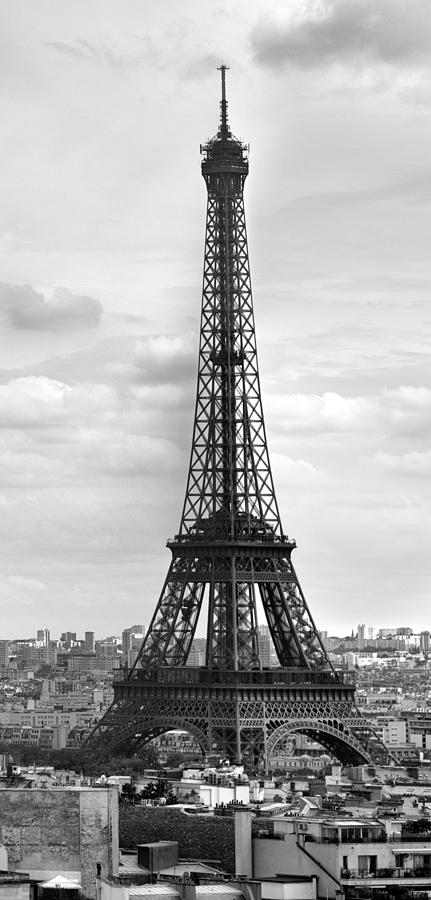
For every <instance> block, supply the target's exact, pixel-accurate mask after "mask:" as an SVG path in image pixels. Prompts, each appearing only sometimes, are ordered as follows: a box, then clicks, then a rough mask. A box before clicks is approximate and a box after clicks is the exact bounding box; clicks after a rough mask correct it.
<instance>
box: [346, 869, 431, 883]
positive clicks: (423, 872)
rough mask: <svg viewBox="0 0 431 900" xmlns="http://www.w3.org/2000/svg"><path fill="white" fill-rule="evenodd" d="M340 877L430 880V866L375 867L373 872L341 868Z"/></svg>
mask: <svg viewBox="0 0 431 900" xmlns="http://www.w3.org/2000/svg"><path fill="white" fill-rule="evenodd" d="M341 878H342V879H344V880H345V881H346V880H348V879H351V878H364V879H371V878H380V879H385V878H388V879H389V878H429V879H430V880H431V867H430V866H416V867H415V868H413V869H402V868H395V867H393V868H386V869H376V871H375V872H368V871H364V870H362V869H342V870H341Z"/></svg>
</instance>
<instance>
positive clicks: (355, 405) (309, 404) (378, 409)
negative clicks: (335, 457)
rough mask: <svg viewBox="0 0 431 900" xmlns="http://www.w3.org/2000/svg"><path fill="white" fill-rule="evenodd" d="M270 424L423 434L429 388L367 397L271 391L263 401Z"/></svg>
mask: <svg viewBox="0 0 431 900" xmlns="http://www.w3.org/2000/svg"><path fill="white" fill-rule="evenodd" d="M265 407H266V408H267V409H268V410H269V418H270V421H271V424H272V427H273V428H274V429H276V430H279V431H283V432H286V431H294V432H316V433H322V434H324V433H333V432H345V433H349V432H352V433H355V432H356V433H357V432H361V433H364V435H367V436H368V437H376V436H378V435H380V436H382V437H384V436H385V435H387V434H388V433H390V434H392V435H403V436H408V435H413V434H415V435H417V436H419V437H420V436H425V435H426V434H427V433H429V430H430V428H431V390H429V389H428V388H426V387H415V386H408V385H407V386H401V387H399V388H396V389H383V390H382V391H381V392H380V393H379V394H375V395H372V396H367V397H343V396H342V395H341V394H339V393H336V392H332V391H327V392H325V393H323V394H321V395H318V394H286V395H282V396H281V395H275V394H270V395H269V396H268V397H267V398H266V401H265Z"/></svg>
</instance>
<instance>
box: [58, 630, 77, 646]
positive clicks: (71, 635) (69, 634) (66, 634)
mask: <svg viewBox="0 0 431 900" xmlns="http://www.w3.org/2000/svg"><path fill="white" fill-rule="evenodd" d="M61 640H62V641H63V643H65V644H71V643H72V641H76V631H63V633H62V635H61Z"/></svg>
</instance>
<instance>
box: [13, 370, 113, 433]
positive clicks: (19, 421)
mask: <svg viewBox="0 0 431 900" xmlns="http://www.w3.org/2000/svg"><path fill="white" fill-rule="evenodd" d="M116 402H117V400H116V395H115V392H114V390H113V389H112V388H110V387H108V386H107V385H103V384H76V385H68V384H64V383H62V382H60V381H54V380H53V379H50V378H46V377H45V376H41V375H39V376H35V375H29V376H26V377H22V378H16V379H13V380H11V381H10V382H9V383H8V384H4V385H0V427H2V428H36V429H39V428H51V427H53V426H55V425H59V424H66V425H76V424H78V423H79V422H80V421H83V420H85V421H87V420H92V419H93V418H94V416H95V415H97V416H101V415H103V414H104V413H106V412H108V411H109V410H112V409H113V407H115V405H116Z"/></svg>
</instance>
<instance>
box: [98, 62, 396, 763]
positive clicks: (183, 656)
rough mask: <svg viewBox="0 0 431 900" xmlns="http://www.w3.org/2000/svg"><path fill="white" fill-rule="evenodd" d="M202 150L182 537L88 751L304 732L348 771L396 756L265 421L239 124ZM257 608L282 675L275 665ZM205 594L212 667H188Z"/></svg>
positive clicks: (252, 752) (241, 743) (246, 754)
mask: <svg viewBox="0 0 431 900" xmlns="http://www.w3.org/2000/svg"><path fill="white" fill-rule="evenodd" d="M221 76H222V100H221V104H220V105H221V117H220V125H219V129H218V132H217V134H216V136H215V137H214V138H212V139H211V140H209V141H208V142H207V143H206V144H205V145H204V146H203V147H201V152H202V153H203V161H202V174H203V177H204V179H205V183H206V187H207V192H208V205H207V218H206V237H205V260H204V273H203V294H202V317H201V330H200V349H199V369H198V385H197V398H196V410H195V420H194V429H193V440H192V450H191V457H190V466H189V473H188V480H187V488H186V495H185V501H184V507H183V511H182V516H181V523H180V529H179V532H178V534H177V535H176V537H175V538H174V540H171V541H169V542H168V547H169V549H170V550H171V553H172V561H171V564H170V566H169V570H168V574H167V577H166V581H165V583H164V586H163V589H162V592H161V596H160V599H159V602H158V604H157V606H156V609H155V612H154V615H153V618H152V620H151V623H150V626H149V629H148V632H147V635H146V637H145V639H144V641H143V644H142V646H141V649H140V651H139V655H138V658H137V660H136V662H135V665H134V666H133V668H132V669H131V670H128V671H127V670H122V671H121V672H120V675H119V677H117V679H116V680H115V681H114V702H113V704H112V706H111V708H110V709H109V710H108V712H107V713H106V714H105V716H104V718H103V719H102V720H101V722H100V723H99V725H98V727H97V728H96V730H95V732H94V733H93V735H92V736H91V738H90V740H89V746H90V747H92V748H93V749H95V750H98V751H99V752H100V753H103V754H104V755H108V754H110V753H113V752H114V751H117V750H118V749H120V748H123V749H124V748H125V747H128V748H129V749H134V748H136V747H137V746H138V745H139V744H140V743H142V742H144V741H147V740H150V739H151V738H153V737H155V736H156V735H158V734H160V733H163V732H165V731H167V730H169V729H174V728H182V729H184V730H187V731H189V732H190V733H191V734H192V735H194V736H195V737H196V738H197V740H198V741H199V743H200V745H201V747H202V749H203V750H204V751H207V752H211V751H213V750H214V749H218V750H220V751H221V752H222V753H223V754H224V755H227V756H229V757H230V758H232V759H235V760H237V761H240V760H241V759H243V760H244V759H248V760H252V761H253V764H256V762H257V761H258V760H259V759H262V758H263V759H264V760H265V762H266V764H268V762H269V759H270V756H271V753H272V752H273V750H274V749H275V747H276V745H277V743H278V741H279V740H281V739H282V738H285V737H286V735H288V734H290V733H292V732H295V731H301V732H302V733H306V734H308V735H310V736H312V737H313V738H315V739H316V740H319V741H320V742H321V743H322V744H323V745H324V746H326V747H327V748H328V749H329V750H330V751H331V752H333V753H334V754H335V755H337V756H338V757H339V758H340V759H341V760H342V761H345V762H360V761H369V760H370V759H371V758H372V757H373V756H375V755H376V752H378V755H379V756H380V757H381V756H382V755H384V747H383V745H381V744H379V742H378V741H377V739H376V738H375V735H374V734H373V732H372V730H371V728H370V726H369V724H368V722H367V721H366V719H365V718H364V717H363V716H362V715H361V714H360V712H359V710H358V709H357V707H356V705H355V700H354V684H353V683H352V682H351V681H350V680H349V679H348V678H347V677H346V676H344V677H343V676H342V675H341V674H340V673H337V672H336V671H334V669H333V667H332V665H331V663H330V661H329V659H328V657H327V654H326V651H325V648H324V646H323V644H322V642H321V640H320V637H319V634H318V632H317V629H316V626H315V624H314V621H313V618H312V616H311V613H310V610H309V608H308V606H307V603H306V600H305V598H304V595H303V593H302V590H301V587H300V584H299V581H298V578H297V576H296V572H295V569H294V567H293V564H292V561H291V554H292V550H293V549H294V548H295V546H296V544H295V541H293V540H289V538H288V537H286V535H285V534H284V533H283V529H282V525H281V520H280V514H279V510H278V505H277V500H276V495H275V491H274V484H273V479H272V474H271V466H270V461H269V456H268V448H267V441H266V434H265V425H264V418H263V412H262V402H261V391H260V383H259V369H258V360H257V352H256V340H255V326H254V316H253V302H252V291H251V282H250V271H249V258H248V247H247V231H246V221H245V212H244V198H243V191H244V182H245V179H246V177H247V175H248V155H247V148H246V146H245V145H244V144H243V143H242V142H241V141H240V140H238V139H237V138H236V137H234V135H233V134H232V132H231V130H230V128H229V125H228V117H227V101H226V95H225V67H224V66H222V67H221ZM258 596H259V597H260V601H261V604H262V607H263V610H264V613H265V616H266V620H267V623H268V626H269V630H270V634H271V638H272V641H273V644H274V647H275V650H276V653H277V657H278V661H279V667H277V668H274V669H269V670H267V669H262V666H261V662H260V654H259V637H258V627H257V598H258ZM204 597H206V600H207V604H208V617H207V643H206V648H207V649H206V661H205V666H203V667H200V668H193V667H190V666H187V665H186V663H187V660H188V657H189V653H190V649H191V644H192V640H193V637H194V635H195V631H196V626H197V622H198V619H199V614H200V612H201V609H202V604H203V600H204Z"/></svg>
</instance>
